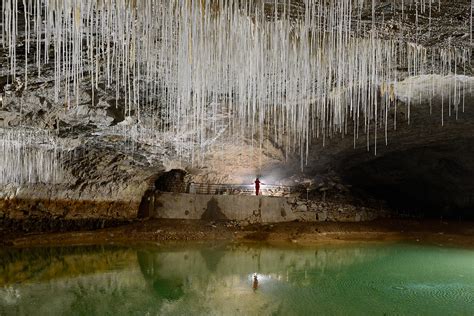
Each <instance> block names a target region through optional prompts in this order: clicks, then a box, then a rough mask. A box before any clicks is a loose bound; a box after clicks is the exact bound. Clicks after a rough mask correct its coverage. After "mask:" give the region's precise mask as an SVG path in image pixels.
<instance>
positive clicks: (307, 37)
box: [0, 0, 474, 219]
mask: <svg viewBox="0 0 474 316" xmlns="http://www.w3.org/2000/svg"><path fill="white" fill-rule="evenodd" d="M1 8H2V10H1V15H0V61H1V67H0V148H1V152H0V187H1V188H2V189H1V195H0V200H2V199H3V200H5V201H6V200H8V201H10V200H16V201H21V203H20V202H18V203H20V204H21V205H23V204H24V203H26V202H25V201H26V200H28V199H31V196H34V197H35V202H34V203H45V201H48V202H47V203H52V202H51V201H54V200H60V201H80V202H81V203H83V202H84V201H87V203H86V202H84V203H86V204H84V205H88V207H90V205H94V207H93V209H94V210H95V211H94V212H97V214H95V215H94V216H96V215H97V216H96V217H98V218H100V217H101V216H105V217H107V218H114V217H119V218H125V219H128V218H134V216H135V215H136V209H138V207H139V205H157V204H156V203H154V202H153V203H151V202H149V201H148V200H147V201H145V200H142V198H143V196H145V197H146V199H152V200H153V201H154V199H155V191H159V188H157V187H156V185H155V180H156V179H157V178H159V177H160V176H161V175H162V174H163V172H165V171H170V170H176V169H179V170H181V171H182V170H186V176H183V179H181V180H180V181H182V182H183V183H181V184H180V187H181V188H185V189H182V190H181V189H180V192H181V191H185V192H186V190H189V188H191V187H192V188H196V187H197V188H199V186H198V184H199V185H202V184H205V185H207V186H208V189H206V192H211V191H212V190H211V189H209V185H223V184H239V185H241V184H245V185H252V184H253V183H254V180H255V177H256V176H261V177H263V178H262V182H263V183H267V184H272V185H276V184H278V185H281V184H286V185H288V186H291V187H293V186H294V187H295V189H293V191H294V192H303V195H302V196H306V198H307V199H310V198H314V199H321V200H325V199H326V198H329V199H335V200H337V201H338V203H339V202H340V200H341V199H342V200H343V201H344V203H346V202H347V200H350V203H353V202H354V200H357V201H358V200H360V199H362V200H366V201H368V200H376V202H375V204H376V205H381V204H382V205H384V206H383V207H384V208H385V207H388V208H395V209H397V210H398V211H400V210H408V209H420V210H421V209H423V211H422V212H421V213H416V214H417V216H418V215H420V214H428V215H431V216H452V217H456V216H459V214H461V213H457V212H458V210H462V214H463V215H462V216H464V217H470V216H472V211H471V210H472V207H473V206H474V196H473V195H472V192H474V187H473V181H472V180H471V179H472V176H473V175H474V166H473V164H472V161H473V159H471V158H473V153H472V150H471V148H472V147H474V146H473V135H474V134H473V132H474V128H473V119H474V117H473V114H472V104H473V100H474V98H473V93H472V91H473V86H474V78H473V69H474V68H473V63H472V61H473V60H472V59H473V58H472V57H473V56H472V48H473V22H474V19H473V14H474V0H471V1H469V0H403V1H398V0H397V1H396V0H357V1H354V0H338V1H335V0H334V1H332V0H331V1H323V0H244V1H236V0H203V1H189V0H173V1H171V2H170V1H164V0H140V1H137V0H107V1H97V0H70V1H60V0H1ZM183 172H184V171H183ZM191 184H193V185H194V186H192V185H191ZM170 190H172V189H170ZM32 192H34V194H33V193H32ZM145 192H147V193H146V194H145ZM212 192H220V193H222V192H223V190H222V189H219V190H215V191H212ZM280 193H281V192H280ZM341 196H342V197H341ZM347 196H349V197H347ZM400 196H403V198H400ZM143 199H145V198H143ZM97 201H99V202H100V203H96V202H97ZM384 202H387V203H388V205H386V204H384ZM15 203H17V202H15ZM90 203H92V204H90ZM117 203H119V204H120V207H118V206H117ZM357 203H359V202H357ZM357 203H356V204H357ZM4 204H5V205H9V206H8V207H7V208H10V207H13V206H12V203H10V202H8V203H6V202H4ZM53 204H54V203H53ZM362 204H364V205H365V204H367V203H362ZM369 204H371V203H369ZM372 204H374V203H372ZM372 204H371V205H372ZM26 205H27V206H22V207H24V208H26V210H23V213H24V214H28V210H27V209H28V208H29V207H30V204H29V202H28V203H26ZM48 205H49V204H48ZM61 205H62V204H61ZM81 205H82V204H81ZM111 205H113V207H112V206H111ZM357 205H359V204H357ZM43 206H44V205H43ZM43 206H41V207H40V208H41V209H43ZM1 207H2V204H0V208H1ZM3 207H6V206H3ZM15 207H16V206H15ZM35 207H37V205H36V204H35ZM52 207H53V208H61V207H62V206H58V205H56V204H54V206H52ZM81 207H85V206H81ZM114 207H116V208H117V209H114ZM46 208H47V207H46ZM17 209H18V207H17ZM432 209H439V210H432ZM61 212H62V211H61ZM79 213H80V214H79V215H77V214H76V213H74V212H72V213H68V212H65V213H64V214H65V215H64V216H66V217H67V216H72V217H74V216H79V217H80V216H84V214H83V213H81V212H79ZM148 213H149V212H147V214H148ZM152 213H153V212H152ZM61 214H63V213H61ZM68 214H69V215H68ZM188 214H189V212H188ZM434 214H436V215H434ZM412 215H413V214H412ZM26 216H27V215H26ZM186 216H188V215H186ZM420 216H424V215H420ZM74 218H75V217H74ZM322 218H325V216H322Z"/></svg>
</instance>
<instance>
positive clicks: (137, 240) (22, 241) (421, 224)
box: [0, 219, 474, 248]
mask: <svg viewBox="0 0 474 316" xmlns="http://www.w3.org/2000/svg"><path fill="white" fill-rule="evenodd" d="M1 235H2V236H0V237H2V238H1V239H0V240H1V242H0V245H1V244H3V245H4V246H10V247H36V246H70V245H90V244H118V245H130V244H142V243H145V244H146V243H150V244H157V243H165V242H166V243H169V242H207V241H228V242H248V243H267V244H280V245H281V244H288V245H302V246H304V245H317V244H346V243H361V242H362V243H366V242H367V243H372V242H399V241H403V242H413V243H424V244H432V245H439V246H462V247H467V248H474V222H454V221H439V220H437V221H435V220H412V219H410V220H408V219H384V220H376V221H371V222H359V223H337V222H319V223H304V222H290V223H279V224H267V225H250V226H243V227H240V226H239V225H238V224H235V223H228V222H205V221H196V220H162V219H161V220H158V219H150V220H142V221H136V222H133V223H130V224H127V225H123V226H119V227H115V228H106V229H101V230H93V231H78V232H63V233H33V234H32V233H30V234H20V233H12V232H5V231H4V232H3V233H2V234H1Z"/></svg>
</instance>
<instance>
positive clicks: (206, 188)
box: [186, 182, 292, 196]
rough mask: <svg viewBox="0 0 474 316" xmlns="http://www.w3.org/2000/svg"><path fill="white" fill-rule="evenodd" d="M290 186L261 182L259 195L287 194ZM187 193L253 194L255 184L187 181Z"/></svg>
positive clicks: (289, 192)
mask: <svg viewBox="0 0 474 316" xmlns="http://www.w3.org/2000/svg"><path fill="white" fill-rule="evenodd" d="M291 188H292V187H290V186H285V185H273V184H261V185H260V191H259V195H264V196H288V195H290V194H291V192H292V190H291ZM186 192H187V193H190V194H209V195H255V194H256V192H255V185H252V184H213V183H195V182H190V183H188V186H187V189H186Z"/></svg>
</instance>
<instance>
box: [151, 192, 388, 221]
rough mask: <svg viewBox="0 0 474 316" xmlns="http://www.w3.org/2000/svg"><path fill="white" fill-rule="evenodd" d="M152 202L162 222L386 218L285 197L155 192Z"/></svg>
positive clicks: (370, 211)
mask: <svg viewBox="0 0 474 316" xmlns="http://www.w3.org/2000/svg"><path fill="white" fill-rule="evenodd" d="M153 199H154V201H153V203H152V204H153V210H152V211H151V212H150V215H151V217H153V218H162V219H203V220H215V221H218V220H235V221H239V222H244V223H249V224H252V223H279V222H291V221H295V220H298V221H303V222H317V221H341V222H359V221H367V220H373V219H375V218H378V217H385V215H386V214H385V213H384V212H383V211H380V210H373V209H367V208H363V207H362V208H357V207H355V206H353V205H340V204H336V203H327V202H322V201H307V200H298V199H295V198H288V197H267V196H239V195H194V194H184V193H168V192H157V193H155V195H154V197H153Z"/></svg>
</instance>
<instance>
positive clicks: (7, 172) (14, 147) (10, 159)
mask: <svg viewBox="0 0 474 316" xmlns="http://www.w3.org/2000/svg"><path fill="white" fill-rule="evenodd" d="M61 154H62V151H61V148H60V146H59V145H58V143H57V141H56V140H55V137H54V135H52V134H51V133H50V132H48V131H38V130H31V129H15V130H12V129H0V184H24V183H60V182H61V181H62V180H63V176H64V175H63V167H62V159H61Z"/></svg>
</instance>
